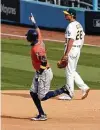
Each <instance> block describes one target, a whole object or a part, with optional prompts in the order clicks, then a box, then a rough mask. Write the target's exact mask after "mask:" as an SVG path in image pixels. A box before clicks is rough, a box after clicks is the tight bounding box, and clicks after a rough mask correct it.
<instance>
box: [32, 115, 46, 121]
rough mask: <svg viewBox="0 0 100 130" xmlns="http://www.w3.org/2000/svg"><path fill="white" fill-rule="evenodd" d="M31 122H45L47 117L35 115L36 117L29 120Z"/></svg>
mask: <svg viewBox="0 0 100 130" xmlns="http://www.w3.org/2000/svg"><path fill="white" fill-rule="evenodd" d="M31 120H34V121H45V120H47V115H46V114H44V115H37V116H36V117H33V118H31Z"/></svg>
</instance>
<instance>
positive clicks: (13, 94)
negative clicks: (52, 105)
mask: <svg viewBox="0 0 100 130" xmlns="http://www.w3.org/2000/svg"><path fill="white" fill-rule="evenodd" d="M2 94H4V95H10V96H20V97H24V98H31V97H30V94H25V93H2ZM51 99H55V100H59V101H73V100H83V99H81V98H74V99H72V100H61V99H58V96H57V97H53V98H51Z"/></svg>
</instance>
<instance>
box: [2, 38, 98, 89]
mask: <svg viewBox="0 0 100 130" xmlns="http://www.w3.org/2000/svg"><path fill="white" fill-rule="evenodd" d="M45 45H46V50H47V57H48V60H49V62H50V64H51V67H52V70H53V72H54V78H53V80H52V83H51V89H56V88H58V87H61V86H62V85H64V84H65V72H64V70H63V69H58V68H57V67H56V63H57V61H58V60H59V59H60V58H61V56H62V55H63V49H64V45H63V44H61V43H55V42H45ZM1 67H2V68H1V85H2V90H9V89H17V90H18V89H29V88H30V86H31V83H32V78H33V75H34V72H35V71H34V69H33V68H32V65H31V59H30V46H29V45H28V43H27V42H26V41H25V40H9V39H2V40H1ZM77 71H78V72H79V73H80V75H81V77H82V78H83V80H84V81H85V82H86V83H87V84H88V85H89V86H90V88H92V89H100V48H99V47H90V46H84V47H83V48H82V52H81V57H80V59H79V63H78V67H77ZM75 88H76V89H77V87H76V86H75Z"/></svg>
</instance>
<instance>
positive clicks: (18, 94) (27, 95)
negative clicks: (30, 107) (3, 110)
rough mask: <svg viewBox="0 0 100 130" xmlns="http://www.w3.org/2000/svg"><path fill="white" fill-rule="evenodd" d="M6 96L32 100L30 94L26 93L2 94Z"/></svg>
mask: <svg viewBox="0 0 100 130" xmlns="http://www.w3.org/2000/svg"><path fill="white" fill-rule="evenodd" d="M2 94H4V95H9V96H19V97H24V98H31V97H30V94H24V93H2Z"/></svg>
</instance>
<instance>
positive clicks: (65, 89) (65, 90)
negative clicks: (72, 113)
mask: <svg viewBox="0 0 100 130" xmlns="http://www.w3.org/2000/svg"><path fill="white" fill-rule="evenodd" d="M62 89H63V91H64V93H66V94H67V95H69V97H70V98H72V96H71V95H70V92H69V90H68V88H67V87H66V86H65V85H64V86H63V87H62Z"/></svg>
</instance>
